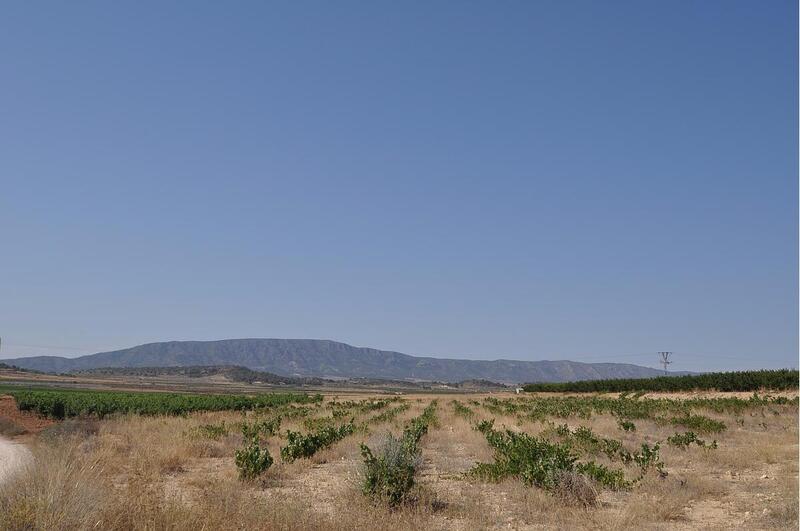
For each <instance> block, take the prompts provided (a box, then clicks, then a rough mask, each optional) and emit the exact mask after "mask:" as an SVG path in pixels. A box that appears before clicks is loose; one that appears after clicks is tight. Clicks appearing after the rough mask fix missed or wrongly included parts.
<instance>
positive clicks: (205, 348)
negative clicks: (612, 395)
mask: <svg viewBox="0 0 800 531" xmlns="http://www.w3.org/2000/svg"><path fill="white" fill-rule="evenodd" d="M3 361H4V362H5V363H7V364H9V365H14V366H16V367H21V368H23V369H32V370H37V371H42V372H49V373H69V372H75V371H85V370H91V369H99V368H112V367H188V366H220V365H236V366H241V367H246V368H248V369H252V370H256V371H267V372H271V373H274V374H277V375H281V376H290V377H307V378H308V377H317V378H330V379H337V378H378V379H389V380H411V381H442V382H460V381H464V380H477V379H483V380H490V381H494V382H500V383H523V382H566V381H575V380H595V379H602V378H647V377H651V376H658V375H663V374H664V373H663V371H660V370H658V369H653V368H651V367H642V366H639V365H632V364H627V363H580V362H574V361H544V360H543V361H519V360H505V359H499V360H491V361H489V360H465V359H445V358H433V357H422V356H411V355H408V354H402V353H400V352H392V351H385V350H377V349H373V348H364V347H354V346H352V345H348V344H345V343H339V342H336V341H330V340H321V339H224V340H219V341H167V342H160V343H148V344H144V345H139V346H136V347H132V348H127V349H122V350H115V351H111V352H100V353H97V354H89V355H86V356H80V357H77V358H65V357H60V356H35V357H30V358H16V359H9V360H3ZM675 374H678V373H675Z"/></svg>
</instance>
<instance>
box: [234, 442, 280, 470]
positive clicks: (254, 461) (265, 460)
mask: <svg viewBox="0 0 800 531" xmlns="http://www.w3.org/2000/svg"><path fill="white" fill-rule="evenodd" d="M235 461H236V468H238V469H239V477H240V478H241V479H255V478H256V477H258V476H260V475H261V474H263V473H264V472H266V471H267V469H268V468H269V467H270V466H272V456H271V455H269V450H267V448H261V446H259V443H258V440H257V439H255V438H254V439H250V440H249V441H248V443H247V446H245V447H244V448H242V449H241V450H236V454H235Z"/></svg>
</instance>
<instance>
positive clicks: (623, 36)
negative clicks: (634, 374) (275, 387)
mask: <svg viewBox="0 0 800 531" xmlns="http://www.w3.org/2000/svg"><path fill="white" fill-rule="evenodd" d="M797 20H798V13H797V4H796V2H794V1H790V0H785V1H779V0H775V1H769V2H758V1H756V0H748V1H732V0H720V1H710V0H705V1H702V2H696V1H685V2H683V1H672V2H661V1H647V0H635V1H630V2H623V1H613V2H597V1H588V2H578V1H572V0H570V1H563V0H556V1H549V2H543V1H525V2H500V3H498V2H488V1H486V2H466V1H465V2H405V3H400V2H381V1H369V2H367V1H363V2H344V1H341V2H306V1H302V0H301V1H294V2H279V3H269V2H263V1H258V2H244V1H242V2H216V1H215V2H205V3H202V2H163V1H159V2H127V5H123V3H122V2H107V1H104V2H90V1H85V2H51V3H47V2H14V3H9V4H6V5H4V7H3V15H2V17H0V50H1V51H0V66H2V68H0V185H1V186H0V245H1V246H0V336H2V338H3V347H2V352H0V358H10V357H15V356H22V355H33V354H52V355H59V354H61V355H77V354H83V353H90V352H96V351H99V350H108V349H112V348H119V347H127V346H132V345H135V344H138V343H143V342H149V341H160V340H171V339H220V338H233V337H290V338H299V337H302V338H329V339H336V340H341V341H346V342H349V343H351V344H355V345H360V346H372V347H376V348H385V349H394V350H400V351H403V352H407V353H411V354H426V355H434V356H448V357H454V356H459V357H469V358H500V357H505V358H518V359H532V360H535V359H573V360H585V361H620V362H631V363H639V364H645V365H655V362H656V361H657V358H656V354H655V353H656V351H658V350H672V351H674V352H675V364H674V365H673V368H674V369H678V370H680V369H687V370H709V369H733V368H745V367H762V366H764V367H783V366H795V367H796V366H797V357H798V352H797V333H798V329H797V325H798V311H797V302H798V300H797V297H798V284H797V267H798V261H797V236H798V234H797V219H798V218H797V200H798V188H797V169H798V165H797V146H798V134H797V127H798V118H797V117H798V107H797V92H798V86H797V79H798V69H797V38H798V35H797Z"/></svg>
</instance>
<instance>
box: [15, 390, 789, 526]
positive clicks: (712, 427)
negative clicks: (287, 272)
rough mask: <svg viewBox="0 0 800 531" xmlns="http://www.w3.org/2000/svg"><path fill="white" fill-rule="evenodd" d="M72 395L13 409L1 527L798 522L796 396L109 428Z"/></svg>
mask: <svg viewBox="0 0 800 531" xmlns="http://www.w3.org/2000/svg"><path fill="white" fill-rule="evenodd" d="M70 393H73V392H64V393H61V394H59V393H58V392H56V393H55V394H51V395H50V396H45V394H39V395H37V394H36V392H34V393H32V394H28V395H25V396H22V395H20V396H18V399H19V405H20V406H22V407H24V408H27V409H29V410H30V411H28V412H20V411H18V410H17V408H16V405H17V404H15V402H14V401H13V400H12V399H11V398H9V397H6V398H4V399H2V400H0V406H2V407H0V417H4V418H5V421H3V420H0V434H2V433H3V431H2V430H5V437H6V438H7V439H10V438H13V439H15V440H17V441H21V442H24V443H25V444H26V445H27V446H28V447H29V448H30V450H31V452H32V454H33V458H32V459H30V460H29V461H28V463H27V464H26V465H25V466H24V467H23V469H22V470H21V471H19V472H18V473H16V474H15V475H14V476H13V477H12V478H11V479H7V480H6V481H5V483H4V484H3V485H1V486H0V528H2V529H192V530H196V529H392V530H395V529H540V528H559V529H573V528H604V529H632V528H636V529H642V528H646V529H660V528H670V529H689V528H692V529H696V528H704V529H714V528H719V529H723V528H748V529H797V525H798V512H797V507H798V490H797V487H798V444H797V443H798V422H797V418H798V403H797V398H796V391H792V392H782V393H775V394H773V395H772V396H768V395H763V394H762V395H753V394H752V393H750V394H746V395H744V394H742V393H739V394H737V396H736V397H733V396H731V395H726V394H724V393H713V398H705V397H706V396H712V394H711V393H708V394H704V393H693V394H692V395H688V394H686V395H681V394H678V393H673V394H670V395H669V398H650V397H649V395H647V394H644V395H642V394H635V395H634V394H622V395H620V394H616V393H615V394H604V395H591V394H584V395H572V396H568V395H560V394H559V395H552V394H548V395H536V394H523V395H521V396H516V395H514V394H512V393H496V394H492V395H488V394H464V395H459V396H454V395H452V394H448V395H435V394H431V395H415V396H402V397H400V396H397V397H388V396H386V395H381V396H366V395H358V396H333V395H326V396H324V397H314V396H308V397H302V396H300V395H294V396H288V395H287V396H285V397H283V398H271V399H264V398H259V397H252V398H251V399H248V400H247V401H236V402H235V403H234V402H231V403H230V404H228V405H225V404H224V403H223V402H224V401H225V400H227V401H230V400H231V399H230V398H224V399H221V400H222V401H221V402H217V401H215V400H206V401H205V402H195V401H193V400H189V399H182V400H183V401H180V402H176V399H175V398H174V397H173V398H171V399H169V401H167V403H168V404H170V405H171V406H170V407H173V408H175V407H176V406H175V404H176V403H177V404H180V405H182V406H185V405H186V404H191V405H192V407H189V408H188V409H187V408H186V407H183V408H178V410H169V411H160V410H159V408H158V407H157V406H154V405H153V404H157V403H158V398H157V397H158V396H161V395H152V396H151V397H150V398H148V399H146V400H144V401H142V400H143V399H141V398H136V397H134V398H130V397H128V398H125V399H123V398H122V397H121V396H120V397H116V398H114V399H113V400H112V399H111V398H109V397H106V398H104V399H103V401H102V403H103V404H104V409H103V411H102V413H101V414H102V418H100V417H99V416H98V415H97V414H92V415H86V414H85V412H82V411H81V409H80V407H78V406H76V405H75V404H77V403H79V402H80V400H83V401H84V402H83V403H86V402H85V400H86V397H83V396H80V397H79V396H78V395H79V394H75V393H73V394H70ZM59 396H60V397H61V398H58V397H59ZM76 397H78V398H76ZM165 400H166V399H165ZM59 401H61V402H59ZM76 401H77V402H76ZM137 401H138V402H137ZM142 404H145V405H142ZM195 406H196V407H195ZM137 407H138V408H144V409H136V408H137ZM227 407H233V408H236V409H235V410H229V409H226V408H227ZM115 408H116V410H115ZM204 408H208V409H220V410H218V411H208V410H203V409H204ZM198 409H199V410H198ZM53 411H56V413H57V414H55V415H53V414H52V413H53ZM131 411H140V412H141V413H142V414H139V413H135V412H134V413H132V412H131ZM175 413H177V414H175ZM42 415H50V416H51V417H52V416H55V417H59V418H58V419H50V420H44V419H42ZM73 415H74V416H73ZM60 417H65V419H64V420H60Z"/></svg>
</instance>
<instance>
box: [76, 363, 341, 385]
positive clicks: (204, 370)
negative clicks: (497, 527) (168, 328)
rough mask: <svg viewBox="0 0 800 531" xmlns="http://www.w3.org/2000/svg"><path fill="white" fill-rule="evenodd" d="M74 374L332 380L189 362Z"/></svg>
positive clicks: (283, 381) (303, 381) (309, 382)
mask: <svg viewBox="0 0 800 531" xmlns="http://www.w3.org/2000/svg"><path fill="white" fill-rule="evenodd" d="M72 374H79V375H88V376H136V377H156V376H186V377H189V378H208V377H211V376H222V377H224V378H226V379H227V380H230V381H231V382H244V383H249V384H252V383H263V384H271V385H324V384H328V383H333V380H325V379H323V378H301V377H293V376H280V375H277V374H273V373H271V372H264V371H254V370H252V369H248V368H247V367H239V366H236V365H204V366H197V365H189V366H182V367H102V368H98V369H82V370H77V371H72Z"/></svg>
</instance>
